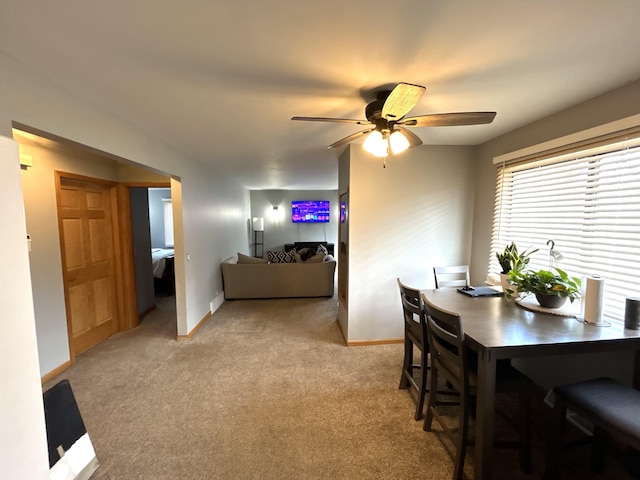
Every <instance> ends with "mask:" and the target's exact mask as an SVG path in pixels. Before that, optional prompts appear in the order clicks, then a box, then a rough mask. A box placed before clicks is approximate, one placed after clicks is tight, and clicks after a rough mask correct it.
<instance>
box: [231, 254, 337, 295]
mask: <svg viewBox="0 0 640 480" xmlns="http://www.w3.org/2000/svg"><path fill="white" fill-rule="evenodd" d="M220 267H221V269H222V281H223V284H224V298H225V299H228V300H232V299H240V298H288V297H331V296H333V293H334V291H333V285H334V277H335V271H336V262H335V260H331V261H328V262H317V263H240V264H239V263H237V257H231V258H229V259H227V260H225V261H224V262H222V263H221V264H220Z"/></svg>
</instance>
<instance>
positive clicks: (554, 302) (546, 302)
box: [536, 293, 567, 308]
mask: <svg viewBox="0 0 640 480" xmlns="http://www.w3.org/2000/svg"><path fill="white" fill-rule="evenodd" d="M536 300H538V303H539V304H540V306H541V307H546V308H560V307H561V306H562V305H564V302H566V301H567V297H559V296H557V295H542V294H540V293H536Z"/></svg>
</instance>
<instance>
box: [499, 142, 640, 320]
mask: <svg viewBox="0 0 640 480" xmlns="http://www.w3.org/2000/svg"><path fill="white" fill-rule="evenodd" d="M617 148H618V149H616V150H614V151H604V152H603V151H602V150H603V149H602V148H601V147H599V148H598V150H597V152H598V153H593V152H592V151H590V152H589V153H586V154H585V153H582V154H580V153H572V154H571V155H563V156H561V157H555V158H545V159H544V160H539V161H535V160H534V161H526V162H519V163H513V164H502V165H500V166H499V167H498V172H497V179H496V197H495V204H494V223H493V234H492V238H491V252H492V253H491V260H490V267H489V268H490V275H498V274H499V272H500V269H499V268H500V267H499V265H498V262H497V260H496V258H495V253H496V252H501V251H502V250H503V249H504V247H505V246H506V245H507V244H509V243H511V242H512V241H513V242H515V243H516V245H517V246H518V250H520V251H522V250H525V249H527V248H529V247H532V248H538V249H540V250H539V251H538V252H537V253H535V254H534V255H533V257H532V258H531V263H530V264H529V267H530V268H532V269H536V270H537V269H542V268H544V269H549V268H550V267H555V266H558V267H560V268H561V269H562V270H565V271H566V272H567V273H568V274H569V275H571V276H578V277H581V276H587V275H592V274H598V275H600V276H601V277H603V278H604V279H605V294H604V296H605V299H604V303H605V305H604V316H605V317H607V318H608V319H609V320H614V321H622V320H623V319H624V308H625V299H626V297H640V147H637V146H634V147H627V148H621V149H620V148H619V147H617ZM549 240H553V242H554V244H555V247H554V248H555V250H556V251H557V252H559V253H560V254H561V255H562V257H563V258H562V259H559V260H558V261H557V262H556V261H555V260H553V259H552V258H551V255H549V253H550V252H549V246H548V245H547V242H548V241H549Z"/></svg>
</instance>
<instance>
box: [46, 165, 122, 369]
mask: <svg viewBox="0 0 640 480" xmlns="http://www.w3.org/2000/svg"><path fill="white" fill-rule="evenodd" d="M114 191H115V186H114V185H111V184H107V183H93V182H91V181H85V180H80V179H75V178H66V177H60V178H59V185H58V212H59V213H58V214H59V221H60V240H61V249H62V268H63V274H64V288H65V301H66V307H67V325H68V330H69V343H70V350H71V358H72V360H73V359H74V358H75V356H76V355H78V354H80V353H82V352H84V351H85V350H88V349H89V348H91V347H92V346H94V345H96V344H97V343H99V342H101V341H102V340H104V339H106V338H108V337H109V336H111V335H112V334H114V333H115V332H116V331H117V330H118V322H117V318H116V317H117V313H116V312H117V309H116V290H115V285H116V282H115V278H116V272H115V261H114V240H113V232H114V230H113V223H112V222H113V217H112V212H111V205H112V192H114Z"/></svg>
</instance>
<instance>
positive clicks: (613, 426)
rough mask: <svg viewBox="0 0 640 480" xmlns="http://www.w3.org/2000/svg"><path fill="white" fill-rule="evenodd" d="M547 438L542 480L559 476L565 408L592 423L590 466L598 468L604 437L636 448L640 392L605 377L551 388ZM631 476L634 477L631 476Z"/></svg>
mask: <svg viewBox="0 0 640 480" xmlns="http://www.w3.org/2000/svg"><path fill="white" fill-rule="evenodd" d="M553 393H554V401H553V413H552V425H551V439H550V441H549V450H548V455H547V465H546V469H545V474H544V478H545V480H551V479H556V478H563V475H562V472H561V466H562V465H561V463H562V462H561V460H562V453H563V446H564V445H563V444H562V441H563V436H564V427H565V424H566V419H567V410H571V411H572V412H574V413H576V414H578V415H579V416H580V417H582V418H583V419H585V420H587V421H588V422H589V423H591V424H592V425H593V439H592V440H593V445H592V451H591V463H590V467H591V470H592V471H595V472H599V471H600V470H601V469H602V466H603V463H604V460H605V453H606V438H607V437H608V436H610V437H613V438H617V439H618V441H619V442H620V443H621V444H622V445H627V446H631V447H633V448H635V449H636V451H637V450H640V391H638V390H635V389H633V388H632V387H629V386H627V385H623V384H621V383H619V382H617V381H616V380H613V379H611V378H608V377H601V378H594V379H590V380H585V381H582V382H577V383H573V384H569V385H562V386H559V387H556V388H554V390H553ZM634 478H635V477H634Z"/></svg>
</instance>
